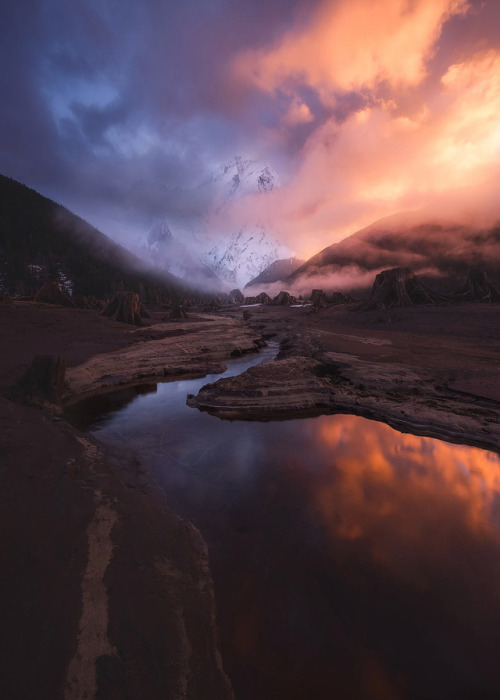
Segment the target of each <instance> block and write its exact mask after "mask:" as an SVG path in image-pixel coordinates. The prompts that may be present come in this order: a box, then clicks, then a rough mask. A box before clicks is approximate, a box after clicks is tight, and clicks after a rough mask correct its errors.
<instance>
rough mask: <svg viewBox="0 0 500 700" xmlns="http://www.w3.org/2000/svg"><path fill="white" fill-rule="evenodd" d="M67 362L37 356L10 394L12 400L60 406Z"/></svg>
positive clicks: (50, 357) (61, 358)
mask: <svg viewBox="0 0 500 700" xmlns="http://www.w3.org/2000/svg"><path fill="white" fill-rule="evenodd" d="M65 373H66V360H65V359H64V358H63V357H54V356H53V355H35V358H34V359H33V362H32V363H31V365H30V366H29V368H28V370H27V372H26V374H24V375H23V376H22V377H21V379H20V380H19V381H18V382H17V384H15V385H14V387H13V388H12V389H11V391H10V392H9V396H10V398H12V399H13V400H15V401H22V402H23V403H38V402H40V401H48V402H49V403H53V404H58V405H59V404H60V403H61V399H62V394H63V390H64V376H65Z"/></svg>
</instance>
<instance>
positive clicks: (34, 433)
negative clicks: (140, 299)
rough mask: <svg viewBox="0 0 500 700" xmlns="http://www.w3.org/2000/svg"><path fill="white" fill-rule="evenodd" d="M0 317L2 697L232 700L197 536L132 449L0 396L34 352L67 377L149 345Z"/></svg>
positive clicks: (106, 330)
mask: <svg viewBox="0 0 500 700" xmlns="http://www.w3.org/2000/svg"><path fill="white" fill-rule="evenodd" d="M0 320H1V323H2V326H3V328H4V329H5V331H6V332H5V333H3V334H2V336H1V337H0V387H1V391H2V393H3V394H4V396H3V397H1V398H0V435H1V438H0V466H1V468H0V483H1V488H2V492H3V494H4V505H3V506H2V509H1V512H0V532H1V533H2V536H1V538H0V542H1V546H0V549H1V553H0V557H1V561H2V571H3V575H2V577H0V607H1V617H2V635H1V642H0V658H1V669H2V674H1V679H0V689H1V695H2V697H11V698H14V697H19V698H21V697H22V698H28V697H33V698H34V697H37V698H49V697H50V698H56V697H65V698H68V699H69V700H71V699H73V698H74V699H75V700H76V699H77V698H78V699H80V698H83V697H88V698H93V697H106V698H122V697H137V698H139V697H147V698H151V699H156V698H157V699H158V700H160V698H161V699H162V700H163V699H164V698H166V697H168V698H179V699H180V698H192V699H193V700H195V699H198V698H201V697H203V698H210V699H213V700H219V699H220V698H222V699H224V698H228V699H230V698H232V697H233V693H232V689H231V685H230V682H229V680H228V679H227V677H226V675H225V673H224V670H223V667H222V660H221V657H220V653H219V650H218V639H217V626H216V620H215V600H214V593H213V585H212V579H211V574H210V567H209V559H208V553H207V548H206V545H205V543H204V541H203V538H202V537H201V535H200V533H199V532H198V530H197V529H196V528H195V527H194V526H192V525H191V524H190V523H189V522H187V521H185V520H183V519H181V518H180V517H178V516H177V515H176V514H175V513H174V512H172V511H171V510H170V509H169V507H168V499H165V494H164V493H163V492H162V491H160V489H158V488H157V487H156V485H155V484H154V483H152V481H151V479H150V478H149V477H148V476H147V475H146V474H145V473H144V472H143V469H142V466H141V465H140V464H139V463H138V461H137V460H136V458H135V456H134V454H133V453H131V452H129V451H125V450H120V449H117V448H113V449H111V448H106V447H105V446H104V445H102V444H101V443H100V442H99V441H97V440H95V439H93V438H92V437H90V436H86V435H83V434H82V433H80V432H79V431H77V430H75V429H74V428H73V427H71V426H70V425H69V424H67V423H66V422H65V421H64V420H62V417H61V411H60V408H58V407H56V406H51V405H48V404H45V405H42V404H40V405H38V406H34V405H21V404H19V403H14V402H12V401H10V400H8V399H7V398H6V394H7V393H8V389H9V387H10V386H12V385H13V384H14V382H16V381H17V380H19V378H20V377H21V376H22V375H23V373H24V372H25V371H26V369H27V368H28V366H29V364H30V362H31V360H32V359H33V356H34V354H52V355H57V356H62V357H64V358H65V359H66V361H67V363H68V365H69V369H68V374H69V376H71V372H72V371H74V368H76V367H78V366H81V365H82V363H85V362H88V361H89V360H90V358H91V357H95V355H96V353H98V354H99V355H98V356H107V353H109V352H111V353H113V352H117V351H118V350H119V349H121V350H122V351H124V349H127V348H128V349H129V350H132V349H133V348H139V347H140V348H141V349H143V350H146V349H147V348H148V347H149V344H148V343H147V342H145V341H144V336H141V337H140V338H139V337H138V336H136V335H134V332H135V329H134V328H133V327H130V326H126V325H125V324H119V323H114V322H112V321H109V320H107V319H103V318H101V317H99V316H98V314H97V313H95V312H92V311H80V310H75V309H64V308H59V307H52V306H48V305H42V304H34V303H23V302H19V303H14V304H8V305H7V304H6V305H0ZM154 325H156V324H154ZM222 325H223V326H224V327H228V326H232V325H233V322H223V324H222ZM145 330H147V329H145ZM151 332H153V333H157V331H154V330H153V329H152V331H151ZM162 332H163V331H162ZM186 333H187V331H186ZM250 335H252V334H250ZM153 342H154V341H153ZM103 353H104V355H103ZM200 371H201V370H200Z"/></svg>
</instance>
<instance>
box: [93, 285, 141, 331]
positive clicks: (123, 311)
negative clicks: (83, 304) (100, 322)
mask: <svg viewBox="0 0 500 700" xmlns="http://www.w3.org/2000/svg"><path fill="white" fill-rule="evenodd" d="M101 316H106V317H107V318H111V319H112V320H113V321H120V322H121V323H129V324H130V325H132V326H143V325H144V322H143V320H142V319H143V318H149V314H148V313H147V311H146V309H145V308H144V305H143V304H142V302H141V300H140V299H139V295H138V294H136V293H135V292H117V293H116V294H115V296H114V297H113V298H112V299H111V301H109V302H108V303H107V304H106V306H105V307H104V309H103V310H102V311H101Z"/></svg>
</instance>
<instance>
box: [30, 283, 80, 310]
mask: <svg viewBox="0 0 500 700" xmlns="http://www.w3.org/2000/svg"><path fill="white" fill-rule="evenodd" d="M35 301H38V302H42V303H43V304H55V305H56V306H75V303H74V301H73V299H72V298H71V297H70V295H69V294H66V292H63V291H62V289H61V288H60V286H59V284H58V283H57V282H55V281H54V280H49V281H48V282H45V284H44V285H43V286H42V287H41V288H40V289H39V290H38V292H37V293H36V294H35Z"/></svg>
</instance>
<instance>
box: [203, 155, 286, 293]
mask: <svg viewBox="0 0 500 700" xmlns="http://www.w3.org/2000/svg"><path fill="white" fill-rule="evenodd" d="M279 186H280V181H279V177H278V175H277V173H276V172H275V171H274V170H273V168H272V167H271V166H270V165H268V164H267V163H262V162H259V161H255V160H248V159H247V160H244V159H243V158H241V157H240V156H235V158H234V160H232V161H230V162H229V163H227V164H226V165H224V166H222V167H221V168H220V169H219V170H218V171H217V172H215V173H214V174H213V175H212V177H211V178H210V179H209V180H208V181H207V182H206V183H205V184H204V185H202V187H204V188H212V190H213V200H212V201H213V205H212V207H211V208H210V210H209V211H208V212H207V214H206V216H205V217H204V223H203V227H202V231H201V235H200V236H199V238H198V240H199V241H200V250H201V259H202V261H203V262H204V263H205V264H206V265H207V266H208V267H210V268H211V269H212V270H213V271H214V272H215V273H216V274H217V276H218V277H220V278H221V279H222V280H224V281H225V282H227V283H228V284H231V285H233V286H237V287H243V286H244V285H245V284H246V283H247V282H248V281H249V280H251V279H253V278H254V277H256V276H257V275H258V274H259V273H260V272H262V270H264V269H265V268H266V267H268V265H270V264H271V263H272V262H274V260H277V259H279V258H283V257H286V256H287V255H289V254H290V253H289V251H288V249H287V248H286V246H284V245H283V244H282V243H281V242H280V241H279V240H278V238H277V236H276V233H275V232H274V231H272V230H271V229H270V227H269V225H268V224H267V223H266V222H265V221H264V220H263V219H262V217H261V212H260V207H259V200H261V198H264V197H265V196H266V195H267V194H268V193H269V192H272V191H273V190H275V189H277V188H279ZM245 200H251V201H252V206H251V207H246V208H245V207H241V212H243V213H242V214H241V215H240V216H239V217H238V216H237V215H236V216H235V211H238V206H239V205H240V204H241V203H242V202H244V201H245ZM249 211H251V214H249V213H248V212H249ZM228 220H229V221H231V222H233V221H236V223H235V224H233V226H234V227H233V228H232V230H231V225H230V226H229V230H228V224H227V221H228ZM222 232H224V233H222Z"/></svg>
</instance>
